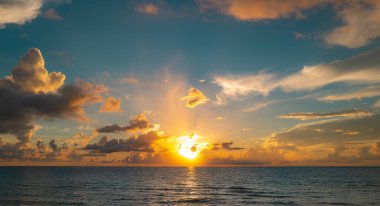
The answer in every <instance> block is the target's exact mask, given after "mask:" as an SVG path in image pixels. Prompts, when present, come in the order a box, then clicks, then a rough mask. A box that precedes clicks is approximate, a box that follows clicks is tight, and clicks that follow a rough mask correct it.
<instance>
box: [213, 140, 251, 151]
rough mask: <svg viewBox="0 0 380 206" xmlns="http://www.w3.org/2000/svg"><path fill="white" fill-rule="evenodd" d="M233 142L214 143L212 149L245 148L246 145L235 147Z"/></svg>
mask: <svg viewBox="0 0 380 206" xmlns="http://www.w3.org/2000/svg"><path fill="white" fill-rule="evenodd" d="M232 145H233V142H222V143H214V144H212V145H211V149H212V150H220V149H225V150H243V149H245V148H244V147H233V146H232Z"/></svg>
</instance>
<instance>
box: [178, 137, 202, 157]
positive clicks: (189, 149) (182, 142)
mask: <svg viewBox="0 0 380 206" xmlns="http://www.w3.org/2000/svg"><path fill="white" fill-rule="evenodd" d="M197 139H199V135H197V134H196V133H195V132H194V133H193V134H191V135H190V136H182V137H179V138H178V139H177V141H178V142H179V147H178V153H179V154H180V155H181V156H183V157H185V158H187V159H190V160H193V159H195V158H196V157H197V156H198V154H199V153H200V152H201V151H202V150H204V149H205V148H206V147H207V143H197Z"/></svg>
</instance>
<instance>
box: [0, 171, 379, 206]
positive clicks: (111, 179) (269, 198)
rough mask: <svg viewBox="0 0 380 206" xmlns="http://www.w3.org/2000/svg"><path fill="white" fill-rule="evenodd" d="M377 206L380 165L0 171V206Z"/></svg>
mask: <svg viewBox="0 0 380 206" xmlns="http://www.w3.org/2000/svg"><path fill="white" fill-rule="evenodd" d="M60 204H64V205H162V204H167V205H251V204H256V205H380V167H277V168H164V167H162V168H153V167H0V205H60Z"/></svg>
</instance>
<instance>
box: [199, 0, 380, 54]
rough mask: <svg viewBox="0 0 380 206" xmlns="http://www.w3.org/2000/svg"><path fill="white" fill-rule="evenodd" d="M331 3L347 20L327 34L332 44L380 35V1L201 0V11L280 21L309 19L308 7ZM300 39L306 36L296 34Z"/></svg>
mask: <svg viewBox="0 0 380 206" xmlns="http://www.w3.org/2000/svg"><path fill="white" fill-rule="evenodd" d="M324 4H330V5H332V7H333V8H334V9H335V12H336V14H337V17H338V19H340V20H341V21H342V23H343V25H342V26H339V27H337V28H335V29H333V30H332V31H331V32H329V33H328V34H327V35H326V36H325V41H326V42H327V43H328V44H331V45H340V46H344V47H348V48H358V47H362V46H364V45H366V44H368V43H369V42H370V41H371V40H374V39H376V38H378V37H379V36H380V2H379V1H377V0H363V1H327V0H290V1H281V0H267V1H250V0H221V1H219V0H200V1H199V6H200V9H201V10H209V9H213V10H216V11H218V12H220V13H222V14H224V15H227V16H232V17H233V18H235V19H236V20H239V21H262V20H277V19H283V18H288V17H291V16H295V17H296V18H298V19H301V18H305V15H304V14H303V13H302V12H303V11H305V10H308V9H312V8H315V7H317V6H320V5H324ZM295 37H296V39H304V38H305V37H306V36H305V35H302V34H301V33H295Z"/></svg>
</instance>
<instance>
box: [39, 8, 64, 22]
mask: <svg viewBox="0 0 380 206" xmlns="http://www.w3.org/2000/svg"><path fill="white" fill-rule="evenodd" d="M42 16H43V17H44V18H46V19H50V20H55V21H57V20H62V17H61V16H60V15H59V14H58V13H57V11H56V10H55V9H54V8H50V9H48V10H46V11H45V12H44V13H42Z"/></svg>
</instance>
